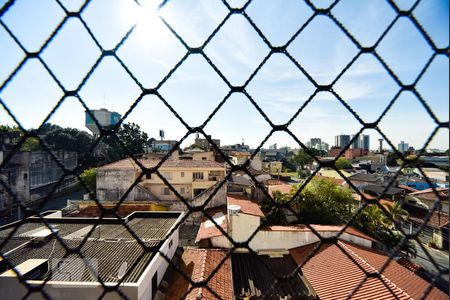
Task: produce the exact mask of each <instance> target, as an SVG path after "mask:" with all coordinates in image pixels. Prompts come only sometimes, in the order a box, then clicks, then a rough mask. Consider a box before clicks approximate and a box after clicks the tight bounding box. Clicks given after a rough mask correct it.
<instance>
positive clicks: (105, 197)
mask: <svg viewBox="0 0 450 300" xmlns="http://www.w3.org/2000/svg"><path fill="white" fill-rule="evenodd" d="M139 163H140V164H142V165H143V166H144V167H145V168H148V169H151V168H153V167H155V166H157V165H158V164H159V163H160V161H159V160H155V159H146V158H145V157H143V158H142V159H140V160H139ZM158 172H159V173H160V174H161V175H162V177H164V179H165V180H167V181H168V182H169V183H170V185H171V186H172V187H173V188H174V189H175V190H176V191H177V193H178V195H179V196H181V197H183V199H185V200H186V201H190V202H194V203H196V201H200V200H201V199H202V201H204V200H206V198H207V196H208V195H209V194H210V193H211V192H213V191H214V189H215V188H216V187H218V184H219V183H220V182H221V181H223V180H224V178H225V173H226V168H225V164H223V163H218V162H216V161H211V160H203V159H202V160H190V159H189V160H188V159H168V160H166V161H165V162H164V163H162V164H161V166H159V168H158ZM140 176H142V170H141V169H140V167H139V166H138V165H137V164H136V162H135V161H134V160H132V159H131V158H126V159H123V160H120V161H117V162H115V163H111V164H108V165H105V166H102V167H100V168H98V169H97V198H98V199H99V200H100V201H118V200H120V199H121V198H122V197H123V196H124V195H125V193H127V191H128V190H129V189H130V187H132V186H133V184H134V183H135V181H136V180H137V179H138V178H139V177H140ZM225 190H226V185H221V186H220V192H217V193H216V195H215V196H214V197H213V199H212V200H211V201H210V202H209V205H211V206H215V205H217V204H218V203H222V204H223V203H224V202H225V198H224V197H225V196H224V195H225ZM125 200H127V201H141V200H144V201H154V202H155V203H157V204H161V205H165V206H166V207H168V208H169V209H171V210H185V209H186V206H185V205H184V204H183V203H182V201H181V200H180V199H179V197H178V196H177V195H176V194H174V192H173V190H171V189H170V188H169V187H168V186H167V185H166V184H165V183H164V181H163V180H162V179H161V178H160V177H159V176H158V175H157V174H156V173H153V174H146V175H144V176H143V177H142V178H141V180H140V181H139V182H138V184H137V185H135V186H134V187H133V188H132V189H131V190H130V191H128V193H127V194H126V198H125ZM216 201H218V202H216Z"/></svg>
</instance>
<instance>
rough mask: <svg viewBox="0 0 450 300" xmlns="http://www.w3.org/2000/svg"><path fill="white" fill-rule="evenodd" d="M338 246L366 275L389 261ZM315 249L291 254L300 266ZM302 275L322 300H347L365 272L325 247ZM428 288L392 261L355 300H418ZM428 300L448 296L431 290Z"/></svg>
mask: <svg viewBox="0 0 450 300" xmlns="http://www.w3.org/2000/svg"><path fill="white" fill-rule="evenodd" d="M338 243H339V245H340V246H341V247H342V248H344V249H345V251H346V253H347V254H349V255H350V256H351V257H352V258H353V259H354V260H355V261H356V262H357V263H358V264H359V265H360V266H361V267H362V269H364V270H365V271H366V272H370V273H377V271H378V270H379V269H380V268H381V266H382V265H383V264H384V263H385V262H386V261H387V259H388V256H387V255H385V254H383V253H381V252H378V251H375V250H373V249H369V248H365V247H361V246H357V245H354V244H351V243H347V242H342V241H338ZM316 245H317V244H312V245H308V246H304V247H300V248H296V249H293V250H291V254H292V256H293V257H294V259H295V260H296V262H297V263H298V264H299V265H300V264H301V263H302V262H303V261H304V260H305V259H306V257H307V256H308V255H309V254H310V253H311V252H312V250H313V249H314V247H315V246H316ZM302 271H303V274H304V275H305V277H306V278H307V279H308V281H309V282H310V283H311V285H312V286H313V288H314V289H315V291H316V292H317V294H318V295H319V297H320V299H333V300H334V299H345V298H347V297H348V295H349V293H351V292H352V291H353V289H354V288H355V287H356V286H357V285H358V284H359V283H360V281H361V280H362V279H363V278H364V277H365V274H364V272H363V271H362V270H361V269H360V268H359V267H358V266H356V265H355V263H354V262H353V261H352V260H351V259H350V258H349V257H348V256H347V255H345V254H344V253H343V252H342V251H341V249H339V248H338V247H337V246H336V245H330V244H329V245H322V246H321V248H320V249H319V251H318V252H317V253H316V254H315V255H314V256H313V257H312V258H311V259H310V260H309V261H308V262H307V263H306V264H305V265H304V266H303V268H302ZM330 279H332V280H330ZM428 285H429V283H428V282H426V281H425V280H423V279H422V278H420V277H419V276H417V275H415V274H414V273H413V272H411V271H409V270H408V269H406V268H405V267H403V266H401V265H400V264H398V263H397V262H396V261H391V263H390V264H389V265H388V266H387V268H386V269H385V270H384V272H383V273H382V274H381V278H375V277H370V278H368V279H367V280H366V281H365V282H364V284H363V285H362V286H361V287H360V288H359V289H358V291H357V292H356V293H355V294H354V295H353V297H352V299H393V298H396V299H411V298H412V299H419V298H420V296H421V294H422V293H423V292H424V291H425V289H426V288H427V287H428ZM386 286H388V287H389V289H388V288H387V287H386ZM392 293H394V294H395V296H394V295H393V294H392ZM428 297H429V299H448V296H447V295H446V294H445V293H443V292H441V291H440V290H438V289H436V288H433V289H432V290H431V293H430V294H429V296H428Z"/></svg>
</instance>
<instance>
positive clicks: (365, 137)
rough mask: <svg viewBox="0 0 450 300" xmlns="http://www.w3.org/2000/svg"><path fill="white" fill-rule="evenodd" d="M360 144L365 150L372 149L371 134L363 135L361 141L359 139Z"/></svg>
mask: <svg viewBox="0 0 450 300" xmlns="http://www.w3.org/2000/svg"><path fill="white" fill-rule="evenodd" d="M359 146H360V148H362V149H364V150H369V149H370V136H369V135H367V134H365V135H361V137H360V141H359Z"/></svg>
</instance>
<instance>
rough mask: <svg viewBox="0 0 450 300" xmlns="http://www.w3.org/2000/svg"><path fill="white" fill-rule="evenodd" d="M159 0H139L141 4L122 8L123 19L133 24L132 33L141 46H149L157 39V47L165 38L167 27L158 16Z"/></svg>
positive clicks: (161, 44)
mask: <svg viewBox="0 0 450 300" xmlns="http://www.w3.org/2000/svg"><path fill="white" fill-rule="evenodd" d="M158 5H159V1H155V0H148V1H141V6H138V5H133V6H127V7H126V8H125V9H124V14H123V21H124V22H125V23H127V24H135V25H136V28H135V30H134V33H133V34H134V35H135V37H137V38H138V39H139V40H140V41H141V42H142V45H143V46H149V45H151V44H152V43H154V42H155V41H157V43H158V45H159V47H161V46H163V44H164V41H165V40H167V34H168V32H167V29H166V28H165V25H164V23H163V22H162V21H161V19H160V18H159V14H158Z"/></svg>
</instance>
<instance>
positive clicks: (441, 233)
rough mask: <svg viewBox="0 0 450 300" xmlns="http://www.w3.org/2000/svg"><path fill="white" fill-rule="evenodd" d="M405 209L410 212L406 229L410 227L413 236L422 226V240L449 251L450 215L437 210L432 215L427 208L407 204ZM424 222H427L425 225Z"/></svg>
mask: <svg viewBox="0 0 450 300" xmlns="http://www.w3.org/2000/svg"><path fill="white" fill-rule="evenodd" d="M403 208H404V209H406V211H408V214H409V215H408V220H407V221H406V222H405V223H404V227H406V228H408V227H409V233H410V234H412V233H414V232H415V231H417V230H418V229H419V228H420V227H421V226H424V228H423V229H422V230H421V231H422V234H421V238H422V239H424V240H425V241H432V242H433V243H434V244H435V245H436V247H438V248H440V249H444V250H448V248H449V243H448V238H449V235H448V229H449V228H448V227H449V214H448V213H445V212H443V211H441V210H435V211H433V212H432V213H431V215H430V216H429V218H428V215H429V214H430V211H429V210H428V209H425V208H421V207H418V206H415V205H410V204H405V205H403ZM424 220H427V222H426V223H425V224H424Z"/></svg>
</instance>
